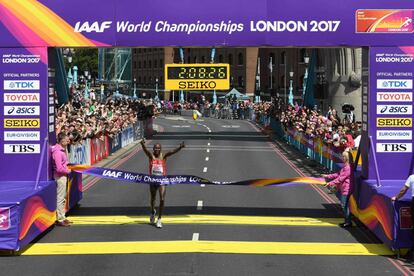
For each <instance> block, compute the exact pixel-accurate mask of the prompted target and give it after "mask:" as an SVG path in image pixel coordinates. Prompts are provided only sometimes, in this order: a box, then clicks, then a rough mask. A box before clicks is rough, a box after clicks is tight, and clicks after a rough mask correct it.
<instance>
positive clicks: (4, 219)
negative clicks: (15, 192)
mask: <svg viewBox="0 0 414 276" xmlns="http://www.w3.org/2000/svg"><path fill="white" fill-rule="evenodd" d="M10 226H11V223H10V208H9V207H0V231H4V230H8V229H9V228H10Z"/></svg>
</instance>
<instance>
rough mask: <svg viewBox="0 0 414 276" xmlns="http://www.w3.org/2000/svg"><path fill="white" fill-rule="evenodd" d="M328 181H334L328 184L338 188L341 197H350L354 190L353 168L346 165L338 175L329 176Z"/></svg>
mask: <svg viewBox="0 0 414 276" xmlns="http://www.w3.org/2000/svg"><path fill="white" fill-rule="evenodd" d="M327 178H328V179H333V180H332V181H330V182H329V183H328V185H329V186H334V185H335V186H336V187H337V189H338V191H340V193H341V195H349V194H350V193H352V188H353V184H352V182H353V175H352V169H351V166H350V165H349V164H348V165H345V166H344V167H343V168H342V169H341V170H340V171H339V172H338V173H333V174H328V175H327Z"/></svg>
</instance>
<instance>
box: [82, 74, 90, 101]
mask: <svg viewBox="0 0 414 276" xmlns="http://www.w3.org/2000/svg"><path fill="white" fill-rule="evenodd" d="M84 75H85V91H84V95H83V97H84V98H85V99H88V98H89V91H88V90H89V89H88V75H89V72H88V70H85V71H84Z"/></svg>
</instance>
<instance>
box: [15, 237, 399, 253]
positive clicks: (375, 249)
mask: <svg viewBox="0 0 414 276" xmlns="http://www.w3.org/2000/svg"><path fill="white" fill-rule="evenodd" d="M154 253H158V254H162V253H224V254H274V255H280V254H283V255H353V256H376V255H394V253H393V252H392V251H391V250H390V249H388V248H387V247H386V246H385V245H383V244H364V243H362V244H361V243H320V242H245V241H204V240H203V241H145V242H144V241H139V242H135V241H134V242H76V243H36V244H33V245H31V246H29V247H28V248H27V249H26V250H24V251H22V253H21V255H23V256H33V255H91V254H154Z"/></svg>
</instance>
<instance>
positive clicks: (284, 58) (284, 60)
mask: <svg viewBox="0 0 414 276" xmlns="http://www.w3.org/2000/svg"><path fill="white" fill-rule="evenodd" d="M286 56H287V54H286V52H285V55H284V56H283V63H284V64H285V89H284V90H285V106H286V105H287V93H286V89H287V81H286V79H287V75H286V74H287V71H286V68H287V64H286V61H287V59H286Z"/></svg>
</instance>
